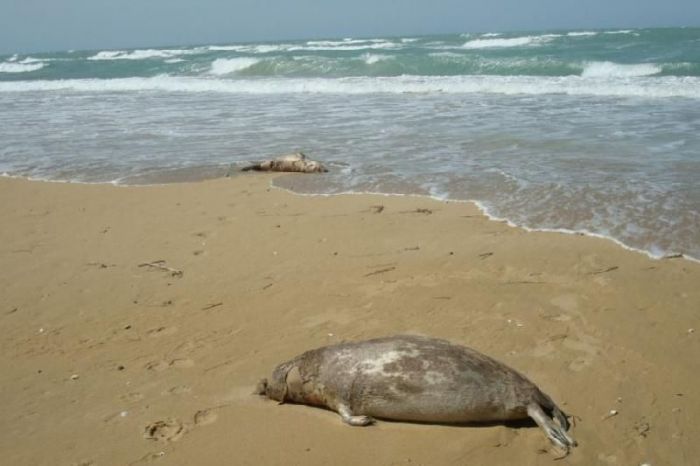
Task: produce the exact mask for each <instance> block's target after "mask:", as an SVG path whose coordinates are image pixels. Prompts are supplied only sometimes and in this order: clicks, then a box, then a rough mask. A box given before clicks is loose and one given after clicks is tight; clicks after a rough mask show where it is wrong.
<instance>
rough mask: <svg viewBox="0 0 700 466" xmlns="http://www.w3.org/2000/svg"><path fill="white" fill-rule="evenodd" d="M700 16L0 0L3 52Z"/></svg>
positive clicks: (649, 7)
mask: <svg viewBox="0 0 700 466" xmlns="http://www.w3.org/2000/svg"><path fill="white" fill-rule="evenodd" d="M699 25H700V0H664V1H660V0H485V1H473V0H343V1H339V0H0V53H11V52H28V51H50V50H68V49H104V48H118V47H144V46H158V45H190V44H203V43H222V42H234V41H260V40H275V39H305V38H320V37H348V36H379V35H417V34H431V33H450V32H472V31H474V32H477V31H508V30H532V29H557V28H595V27H598V28H604V27H646V26H699Z"/></svg>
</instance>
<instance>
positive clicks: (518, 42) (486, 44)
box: [462, 34, 560, 49]
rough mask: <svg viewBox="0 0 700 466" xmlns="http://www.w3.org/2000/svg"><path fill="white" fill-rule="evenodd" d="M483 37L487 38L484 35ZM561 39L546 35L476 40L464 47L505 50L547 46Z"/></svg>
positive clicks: (554, 35) (556, 35)
mask: <svg viewBox="0 0 700 466" xmlns="http://www.w3.org/2000/svg"><path fill="white" fill-rule="evenodd" d="M483 37H487V36H486V35H484V36H483ZM556 37H560V36H559V35H558V34H544V35H541V36H523V37H510V38H507V39H504V38H497V39H490V38H489V39H474V40H470V41H468V42H467V43H465V44H464V45H463V46H462V47H463V48H465V49H489V48H505V47H525V46H537V45H542V44H545V43H547V42H549V41H551V40H552V39H554V38H556Z"/></svg>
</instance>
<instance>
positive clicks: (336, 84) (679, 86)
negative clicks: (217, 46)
mask: <svg viewBox="0 0 700 466" xmlns="http://www.w3.org/2000/svg"><path fill="white" fill-rule="evenodd" d="M59 90H69V91H78V92H138V91H155V92H187V93H202V92H210V93H226V94H382V93H384V94H401V93H424V94H428V93H443V94H475V93H484V94H505V95H545V94H566V95H593V96H603V97H607V96H615V97H642V98H667V97H686V98H692V99H700V78H696V77H684V78H678V77H674V76H666V77H659V78H653V79H649V78H643V77H642V78H639V77H632V78H608V79H605V80H597V79H596V80H591V79H587V78H582V77H579V76H567V77H537V76H406V75H404V76H396V77H377V78H372V77H357V78H334V79H329V78H308V79H297V78H282V79H264V80H261V79H203V78H185V77H172V76H157V77H153V78H123V79H72V80H55V81H40V80H37V81H11V82H0V92H39V91H59Z"/></svg>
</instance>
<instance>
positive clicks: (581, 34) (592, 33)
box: [566, 31, 598, 37]
mask: <svg viewBox="0 0 700 466" xmlns="http://www.w3.org/2000/svg"><path fill="white" fill-rule="evenodd" d="M566 35H567V36H569V37H589V36H597V35H598V33H597V32H595V31H574V32H569V33H567V34H566Z"/></svg>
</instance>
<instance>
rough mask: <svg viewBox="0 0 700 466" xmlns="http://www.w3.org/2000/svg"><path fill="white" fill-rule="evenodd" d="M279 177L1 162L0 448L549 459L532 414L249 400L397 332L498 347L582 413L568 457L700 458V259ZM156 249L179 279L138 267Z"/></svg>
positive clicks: (194, 459) (173, 460)
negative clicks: (174, 175)
mask: <svg viewBox="0 0 700 466" xmlns="http://www.w3.org/2000/svg"><path fill="white" fill-rule="evenodd" d="M301 176H304V175H301ZM271 180H272V177H271V176H268V175H252V176H240V177H236V178H233V179H219V180H212V181H207V182H201V183H186V184H171V185H164V186H145V187H128V188H119V187H113V186H104V185H102V186H97V185H71V184H56V183H41V182H29V181H23V180H15V179H0V199H2V203H1V204H0V218H2V228H1V229H0V260H1V261H2V268H1V269H0V290H1V295H2V298H1V299H0V328H1V329H2V336H1V337H0V349H1V353H0V399H2V403H1V404H0V407H1V412H2V415H1V416H0V432H2V434H1V435H0V452H2V453H1V454H2V459H1V460H0V462H1V463H2V464H3V465H128V464H149V463H154V464H163V465H165V464H168V465H170V464H182V465H200V464H201V465H209V464H221V465H258V464H272V465H274V464H285V465H296V464H299V465H328V464H363V465H374V464H377V465H390V464H412V465H417V464H425V465H442V464H518V465H525V464H554V463H553V462H554V461H555V460H554V456H553V455H552V453H551V452H549V451H548V450H550V445H549V443H548V441H547V440H546V438H545V437H544V435H543V434H542V432H540V430H539V429H537V428H536V427H520V428H514V427H507V426H489V427H451V426H433V425H416V424H404V423H391V422H379V423H378V424H376V425H375V426H372V427H366V428H357V427H349V426H346V425H344V424H342V423H341V421H340V419H339V417H338V416H337V415H336V414H335V413H333V412H330V411H325V410H321V409H316V408H309V407H304V406H293V405H282V406H279V405H277V404H276V403H274V402H271V401H266V400H263V399H261V398H258V397H256V396H252V395H251V394H250V393H251V392H252V390H253V388H254V386H255V384H256V382H257V381H258V379H259V378H260V377H263V376H267V375H268V373H269V372H270V370H271V369H272V368H273V367H274V366H275V365H276V364H277V363H279V362H281V361H283V360H286V359H288V358H290V357H292V356H294V355H296V354H298V353H300V352H302V351H304V350H306V349H309V348H313V347H317V346H320V345H324V344H329V343H334V342H339V341H343V340H351V339H360V338H369V337H375V336H381V335H390V334H396V333H402V332H410V333H419V334H424V335H431V336H435V337H441V338H446V339H449V340H452V341H454V342H457V343H461V344H465V345H468V346H472V347H474V348H476V349H478V350H480V351H482V352H484V353H486V354H489V355H491V356H493V357H495V358H497V359H500V360H502V361H503V362H505V363H507V364H509V365H511V366H512V367H514V368H516V369H518V370H520V371H521V372H523V373H525V374H526V375H527V376H528V377H530V378H531V379H532V380H533V381H535V382H536V383H537V384H538V385H539V386H540V387H541V388H542V389H543V390H544V391H546V392H547V393H549V394H550V395H551V396H552V397H553V398H554V399H555V400H556V401H557V402H558V403H559V404H560V406H562V407H563V408H564V409H565V410H566V411H567V412H568V413H570V414H573V415H575V416H576V425H575V427H574V428H573V435H574V436H575V437H576V439H577V440H578V441H579V443H580V446H579V447H578V448H576V449H575V450H574V451H573V452H572V454H571V455H569V456H568V457H567V458H565V459H563V460H560V461H558V462H557V463H556V464H577V465H593V464H611V465H638V464H641V463H650V464H653V465H684V464H700V444H698V442H697V439H698V438H700V426H699V424H700V421H699V420H698V414H700V393H699V392H698V384H699V382H700V317H699V316H700V292H699V288H700V286H699V285H700V265H699V264H697V263H693V262H689V261H687V260H684V259H669V260H651V259H649V258H647V257H646V256H644V255H642V254H639V253H634V252H630V251H626V250H624V249H622V248H620V247H618V246H616V245H615V244H613V243H612V242H610V241H605V240H601V239H596V238H588V237H582V236H571V235H562V234H555V233H528V232H525V231H523V230H520V229H516V228H511V227H508V226H507V225H505V224H503V223H499V222H494V221H490V220H488V219H487V218H485V217H483V216H482V215H480V213H479V212H478V210H477V209H476V208H475V207H474V206H473V205H471V204H466V203H446V202H437V201H433V200H429V199H424V198H416V197H381V196H336V197H302V196H295V195H292V194H289V193H286V192H283V191H280V190H277V189H271V188H270V187H269V185H270V181H271ZM380 206H381V207H380ZM158 260H162V261H165V262H160V263H159V264H161V265H163V266H164V267H170V268H172V269H176V270H180V271H182V275H181V276H179V275H178V274H176V273H173V272H172V271H169V270H165V269H161V268H157V267H152V266H140V264H144V263H150V262H154V261H158ZM691 329H696V330H697V331H693V330H691ZM611 410H615V411H616V412H617V415H615V416H612V417H609V416H608V413H610V411H611ZM158 421H162V423H161V424H159V425H160V426H161V428H160V429H154V434H155V435H162V436H164V437H166V438H163V439H161V440H153V439H147V438H145V437H144V431H145V430H146V427H147V426H149V425H154V424H153V423H157V422H158Z"/></svg>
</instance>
